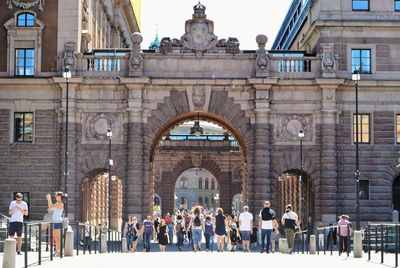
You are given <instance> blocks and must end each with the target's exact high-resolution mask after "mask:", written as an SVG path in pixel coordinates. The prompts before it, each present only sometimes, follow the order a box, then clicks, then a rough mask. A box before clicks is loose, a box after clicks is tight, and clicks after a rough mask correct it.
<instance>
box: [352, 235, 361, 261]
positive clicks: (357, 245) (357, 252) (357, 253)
mask: <svg viewBox="0 0 400 268" xmlns="http://www.w3.org/2000/svg"><path fill="white" fill-rule="evenodd" d="M353 254H354V256H353V257H354V258H362V233H361V231H355V232H354V250H353Z"/></svg>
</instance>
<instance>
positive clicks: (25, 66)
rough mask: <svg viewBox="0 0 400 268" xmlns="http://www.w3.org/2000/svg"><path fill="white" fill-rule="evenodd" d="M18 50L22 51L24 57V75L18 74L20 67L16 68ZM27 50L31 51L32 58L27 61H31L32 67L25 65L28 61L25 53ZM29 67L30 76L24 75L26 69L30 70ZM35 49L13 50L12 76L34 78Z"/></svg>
mask: <svg viewBox="0 0 400 268" xmlns="http://www.w3.org/2000/svg"><path fill="white" fill-rule="evenodd" d="M19 50H23V51H24V57H23V60H24V64H23V66H22V67H23V69H24V74H18V69H19V68H20V66H18V59H19V58H18V55H19V53H18V51H19ZM28 50H32V52H33V58H29V59H33V66H29V67H28V66H27V64H26V61H27V60H28V58H27V56H26V52H27V51H28ZM30 67H32V74H31V75H27V74H26V71H27V69H28V68H30ZM35 67H36V66H35V48H30V47H29V48H15V50H14V76H15V77H34V76H35Z"/></svg>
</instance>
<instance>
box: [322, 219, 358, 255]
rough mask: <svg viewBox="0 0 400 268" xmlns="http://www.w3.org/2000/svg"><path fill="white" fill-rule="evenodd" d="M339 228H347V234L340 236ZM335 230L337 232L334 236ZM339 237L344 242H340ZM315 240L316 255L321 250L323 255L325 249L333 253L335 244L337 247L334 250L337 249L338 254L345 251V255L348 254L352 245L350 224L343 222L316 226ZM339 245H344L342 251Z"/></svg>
mask: <svg viewBox="0 0 400 268" xmlns="http://www.w3.org/2000/svg"><path fill="white" fill-rule="evenodd" d="M339 228H347V236H344V237H342V238H340V231H339ZM335 232H336V234H337V235H336V236H335V235H334V233H335ZM321 237H322V241H321ZM341 239H343V241H344V244H341V242H342V240H341ZM316 240H317V252H318V255H319V254H320V252H321V251H323V252H324V255H326V252H327V251H329V252H330V254H331V255H333V251H334V245H335V244H336V245H337V248H336V249H335V250H337V251H338V254H339V256H340V255H341V253H346V254H347V256H349V255H350V251H351V246H352V236H351V225H350V224H344V225H330V226H323V227H319V228H317V235H316ZM341 245H342V246H343V247H344V251H342V249H341ZM321 247H322V249H321Z"/></svg>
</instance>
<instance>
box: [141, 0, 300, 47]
mask: <svg viewBox="0 0 400 268" xmlns="http://www.w3.org/2000/svg"><path fill="white" fill-rule="evenodd" d="M291 2H292V0H246V1H239V0H202V1H201V3H202V4H203V5H205V6H206V8H207V9H206V14H207V18H208V19H210V20H212V21H214V33H215V34H216V35H217V36H218V38H219V39H221V38H228V37H237V38H238V39H239V42H240V48H241V49H250V50H251V49H257V43H256V41H255V38H256V36H257V34H260V33H262V34H266V35H267V36H268V39H269V41H268V44H267V48H270V47H271V46H272V43H273V41H274V39H275V36H276V34H277V33H278V31H279V28H280V26H281V24H282V22H283V19H284V17H285V15H286V12H287V10H288V9H289V6H290V3H291ZM195 4H197V1H193V0H142V35H143V38H144V41H143V46H142V47H143V48H147V47H148V46H149V44H150V42H151V41H152V40H153V39H154V37H155V34H156V25H158V26H157V27H158V35H159V38H160V39H161V38H162V37H171V38H180V37H181V36H182V35H183V34H184V27H185V21H186V20H187V19H190V18H191V17H192V14H193V6H194V5H195Z"/></svg>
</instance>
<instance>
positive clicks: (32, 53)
mask: <svg viewBox="0 0 400 268" xmlns="http://www.w3.org/2000/svg"><path fill="white" fill-rule="evenodd" d="M25 51H26V57H27V58H33V57H35V50H34V49H32V48H28V49H26V50H25Z"/></svg>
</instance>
